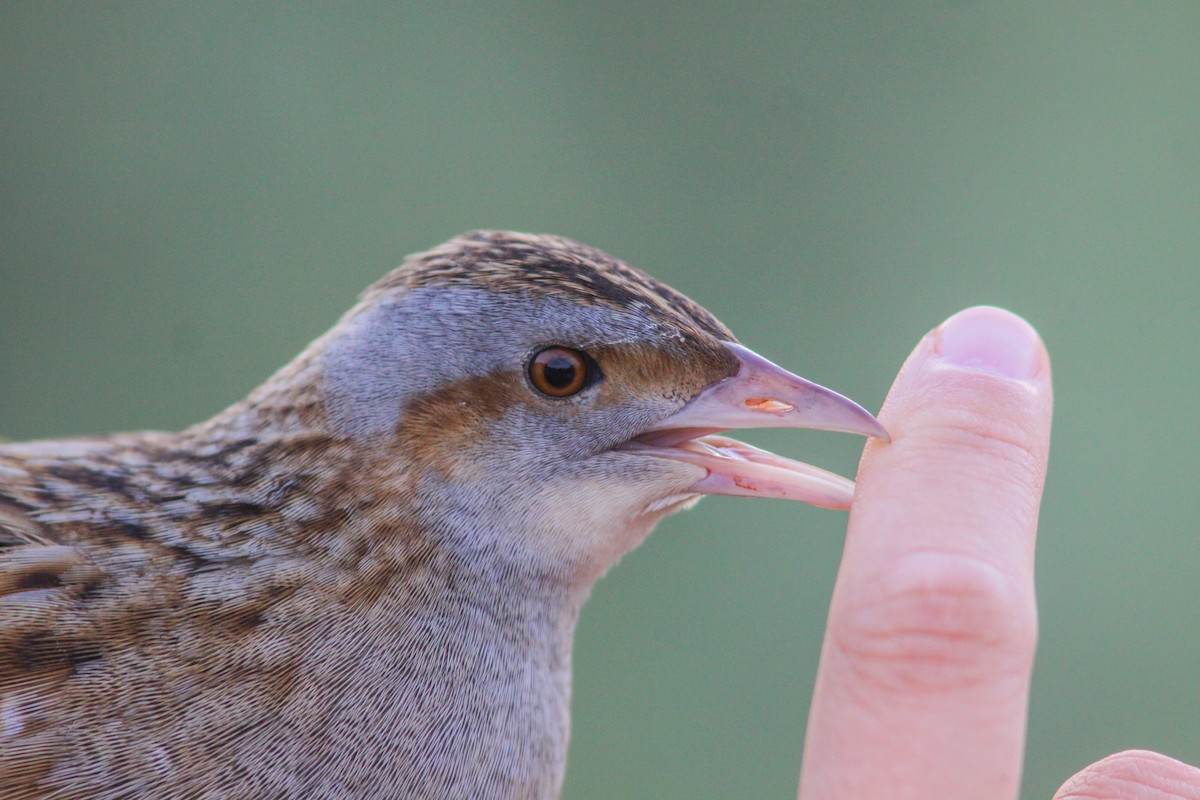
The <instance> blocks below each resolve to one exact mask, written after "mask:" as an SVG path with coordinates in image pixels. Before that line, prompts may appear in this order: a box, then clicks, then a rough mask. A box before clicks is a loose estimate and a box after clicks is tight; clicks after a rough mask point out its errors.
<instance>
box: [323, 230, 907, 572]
mask: <svg viewBox="0 0 1200 800" xmlns="http://www.w3.org/2000/svg"><path fill="white" fill-rule="evenodd" d="M318 352H319V359H320V362H319V363H320V369H321V370H322V373H323V374H322V381H321V384H322V386H323V387H324V389H323V391H324V397H323V405H324V408H325V414H326V417H327V421H328V425H329V426H330V428H331V429H332V432H333V433H334V434H335V435H336V436H337V437H339V438H341V439H343V440H346V441H350V442H354V443H357V444H358V445H360V446H362V447H364V448H368V449H374V451H376V452H380V453H385V454H388V455H387V461H386V463H388V464H390V465H391V466H390V467H389V468H392V469H395V470H397V471H400V472H402V473H403V474H404V475H405V476H406V479H407V480H408V484H406V485H407V487H408V489H407V492H408V496H409V497H410V498H411V504H412V509H413V513H415V514H416V515H417V517H418V519H419V520H420V521H421V524H422V525H423V526H424V527H425V528H427V529H428V530H431V531H436V532H437V534H438V536H439V537H440V538H441V540H442V541H443V542H445V543H448V544H450V545H452V546H454V547H457V548H460V549H465V550H470V551H473V552H488V553H493V554H500V556H501V557H505V558H511V559H512V560H513V561H514V562H519V563H523V564H527V565H530V564H531V565H536V566H537V567H538V568H539V569H542V570H544V571H547V572H551V573H554V574H558V575H560V576H562V577H564V578H566V579H569V580H573V581H576V582H584V583H590V581H591V580H594V579H595V577H598V575H599V574H601V573H602V572H603V571H604V570H606V569H607V568H608V567H609V566H611V565H612V564H613V563H615V562H616V560H617V559H618V558H619V557H620V556H621V555H622V554H623V553H624V552H626V551H627V550H628V549H630V548H631V547H633V546H635V545H636V544H638V543H639V542H640V541H641V540H642V539H643V538H644V537H645V536H646V534H647V533H648V532H649V531H650V530H651V528H652V527H653V526H654V524H655V523H656V522H657V521H658V520H659V519H661V518H662V517H663V516H665V515H667V514H669V513H671V512H673V511H676V510H679V509H681V508H684V507H687V506H689V505H691V504H692V503H694V502H695V501H696V500H697V499H699V498H700V497H701V496H702V495H705V494H732V495H746V496H758V497H779V498H789V499H794V500H800V501H803V502H807V503H811V504H814V505H818V506H824V507H828V508H846V507H848V506H849V503H850V501H851V499H852V496H853V489H854V485H853V483H852V482H851V481H849V480H847V479H845V478H841V477H839V476H837V475H833V474H831V473H828V472H825V471H823V470H820V469H818V468H816V467H812V466H809V465H807V464H802V463H800V462H797V461H792V460H790V459H787V458H784V457H782V456H778V455H774V454H772V453H768V452H765V451H762V450H758V449H756V448H753V447H750V446H749V445H745V444H742V443H740V442H738V441H735V440H733V439H729V438H726V437H724V436H721V435H719V434H720V433H721V432H722V431H724V430H727V429H730V428H754V427H799V428H815V429H820V430H834V431H847V432H852V433H860V434H865V435H867V436H875V437H880V438H886V437H887V433H886V431H885V430H884V429H883V427H882V426H881V425H880V424H879V422H878V421H876V420H875V418H874V417H872V416H871V415H870V414H869V413H868V412H866V411H865V410H863V409H862V408H861V407H859V406H858V405H856V404H855V403H853V402H852V401H850V400H848V399H846V398H844V397H842V396H841V395H838V394H836V393H834V392H832V391H830V390H828V389H825V388H823V387H821V386H818V385H816V384H814V383H811V382H809V381H807V380H805V379H803V378H800V377H798V376H796V375H793V374H791V373H789V372H787V371H786V370H784V369H782V368H780V367H778V366H776V365H774V364H772V363H771V362H769V361H767V360H766V359H764V358H762V357H761V356H758V355H756V354H755V353H753V352H752V351H750V350H749V349H747V348H745V347H743V346H742V345H740V344H739V343H738V342H737V340H736V339H735V338H734V336H733V334H732V333H730V331H729V330H728V329H727V328H726V327H725V326H724V325H722V324H721V323H720V322H718V321H717V319H716V318H714V317H713V316H712V315H711V314H709V313H708V312H707V311H705V310H704V309H703V308H701V307H700V306H698V305H697V304H695V303H694V302H692V301H691V300H689V299H688V298H686V297H684V296H683V295H681V294H679V293H677V292H675V291H673V290H672V289H670V288H668V287H666V286H664V285H662V284H661V283H658V282H657V281H655V280H653V279H652V278H650V277H648V276H647V275H645V274H643V273H641V272H639V271H637V270H635V269H633V268H631V267H629V266H628V265H626V264H624V263H622V262H620V261H617V260H616V259H614V258H612V257H610V256H608V255H606V254H604V253H602V252H600V251H598V250H595V249H593V248H590V247H587V246H585V245H582V244H579V243H577V242H573V241H571V240H568V239H564V238H560V237H554V236H534V235H526V234H517V233H507V232H492V231H485V232H476V233H471V234H467V235H464V236H462V237H459V238H456V239H453V240H451V241H450V242H447V243H446V244H444V245H442V246H440V247H438V248H436V249H434V250H432V251H430V252H427V253H423V254H420V255H417V256H413V257H412V258H410V259H409V260H408V261H406V263H405V264H404V265H403V266H401V267H400V268H399V269H397V270H395V271H394V272H392V273H391V274H390V275H388V276H386V277H385V278H383V279H382V280H380V281H379V282H377V283H376V284H375V285H373V286H372V287H370V288H369V289H368V290H367V291H366V292H365V293H364V295H363V298H362V301H361V302H360V303H359V305H357V306H356V307H355V308H354V309H352V310H351V311H350V312H349V313H348V314H347V315H346V317H345V318H343V320H342V322H341V324H340V325H339V326H338V327H337V328H335V329H334V330H333V331H332V332H331V333H330V334H329V335H328V336H327V337H326V338H325V339H324V340H323V342H322V344H321V346H320V348H319V351H318ZM377 463H380V462H377Z"/></svg>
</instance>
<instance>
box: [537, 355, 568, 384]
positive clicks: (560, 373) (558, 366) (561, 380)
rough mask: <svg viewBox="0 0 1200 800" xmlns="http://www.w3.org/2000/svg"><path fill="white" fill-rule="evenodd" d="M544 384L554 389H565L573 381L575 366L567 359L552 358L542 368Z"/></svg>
mask: <svg viewBox="0 0 1200 800" xmlns="http://www.w3.org/2000/svg"><path fill="white" fill-rule="evenodd" d="M542 374H543V375H545V376H546V383H548V384H550V385H551V386H553V387H554V388H555V389H565V388H566V387H568V386H570V385H571V383H572V381H574V380H575V364H574V362H572V361H571V359H569V358H565V357H563V356H552V357H551V358H550V360H549V361H547V362H546V364H545V367H544V368H543V372H542Z"/></svg>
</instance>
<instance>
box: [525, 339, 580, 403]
mask: <svg viewBox="0 0 1200 800" xmlns="http://www.w3.org/2000/svg"><path fill="white" fill-rule="evenodd" d="M529 380H530V381H532V382H533V386H534V388H535V389H537V390H538V391H539V392H541V393H542V394H547V395H550V396H551V397H570V396H571V395H573V394H576V393H577V392H579V390H580V389H582V388H583V387H584V386H586V385H587V383H588V359H587V357H586V356H584V354H583V353H581V352H579V351H578V350H569V349H567V348H566V347H547V348H546V349H545V350H542V351H540V352H539V353H538V354H537V355H535V356H534V357H533V360H532V361H530V362H529Z"/></svg>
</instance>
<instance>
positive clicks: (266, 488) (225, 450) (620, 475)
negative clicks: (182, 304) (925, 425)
mask: <svg viewBox="0 0 1200 800" xmlns="http://www.w3.org/2000/svg"><path fill="white" fill-rule="evenodd" d="M755 427H800V428H813V429H822V430H834V431H843V432H849V433H857V434H862V435H865V436H868V437H874V438H877V439H882V440H886V439H887V436H888V434H887V431H886V430H885V429H884V428H883V426H882V425H881V424H880V423H879V422H878V421H877V420H876V419H875V417H873V416H872V415H871V414H870V413H868V412H867V411H866V410H865V409H863V408H862V407H861V406H859V405H857V404H856V403H854V402H852V401H850V400H849V399H847V398H845V397H843V396H841V395H839V394H837V393H835V392H833V391H831V390H829V389H826V388H824V387H822V386H820V385H818V384H815V383H812V382H810V381H808V380H805V379H803V378H800V377H799V376H797V375H794V374H792V373H790V372H788V371H786V370H784V369H783V368H782V367H779V366H777V365H775V364H774V363H772V362H770V361H768V360H767V359H765V358H763V357H762V356H760V355H758V354H756V353H755V352H753V351H751V350H750V349H748V348H747V347H745V346H743V345H742V344H740V343H739V342H738V340H737V339H736V338H735V337H734V335H733V334H732V333H731V332H730V331H729V329H728V328H726V327H725V326H724V325H723V324H722V323H721V322H719V321H718V320H717V319H716V318H715V317H714V316H713V315H712V314H710V313H709V312H708V311H706V310H705V309H704V308H702V307H701V306H699V305H698V304H696V303H695V302H693V301H692V300H690V299H688V298H687V297H685V296H684V295H682V294H680V293H678V292H676V291H674V290H672V289H670V288H668V287H667V286H665V285H663V284H662V283H659V282H658V281H656V280H654V279H653V278H650V277H649V276H648V275H646V274H644V273H642V272H640V271H638V270H636V269H635V268H633V267H630V266H628V265H627V264H625V263H624V262H622V261H619V260H617V259H615V258H613V257H612V256H609V255H607V254H605V253H604V252H602V251H600V250H597V249H595V248H592V247H590V246H587V245H584V244H581V243H579V242H576V241H573V240H570V239H567V238H563V237H559V236H552V235H533V234H522V233H513V232H506V231H476V232H472V233H468V234H464V235H462V236H459V237H457V238H454V239H452V240H450V241H448V242H446V243H445V244H442V245H440V246H438V247H436V248H434V249H432V250H429V251H427V252H424V253H420V254H417V255H414V256H410V257H409V258H407V259H406V260H405V261H404V262H403V264H402V265H401V266H400V267H398V268H397V269H395V270H394V271H392V272H391V273H389V274H387V275H386V276H385V277H383V278H382V279H381V280H379V281H377V282H376V283H375V284H373V285H372V286H370V287H369V288H368V289H367V290H365V291H364V292H363V293H362V295H360V298H359V301H358V303H357V304H356V305H354V306H353V308H351V310H350V311H349V312H347V313H346V314H345V315H344V316H343V317H342V318H341V320H340V321H339V322H338V323H337V324H336V325H335V326H334V327H333V328H332V329H331V330H330V331H329V332H328V333H326V334H325V335H323V336H321V337H320V338H318V339H317V340H316V341H314V342H313V343H312V344H310V345H309V346H308V347H307V348H306V349H304V350H303V352H301V353H300V355H299V356H298V357H297V358H296V359H295V360H293V361H292V362H291V363H290V364H288V365H287V366H285V367H283V368H282V369H281V370H279V371H278V372H277V373H275V374H274V375H273V376H272V377H271V378H269V379H268V380H267V381H266V382H265V383H264V384H262V385H261V386H259V387H258V388H257V389H255V390H253V391H252V392H251V393H250V394H249V395H248V396H247V397H246V398H245V399H244V400H242V401H240V402H238V403H235V404H234V405H233V406H231V407H230V408H228V409H226V410H224V411H222V412H220V413H218V414H217V415H216V416H215V417H213V418H212V419H209V420H207V421H205V422H201V423H199V424H197V425H194V426H192V427H189V428H187V429H185V430H182V431H179V432H169V433H168V432H139V433H124V434H115V435H108V436H96V437H87V438H70V439H60V440H44V441H33V442H25V443H0V797H4V798H14V799H17V798H20V799H25V800H41V799H42V798H59V799H66V798H90V799H92V800H101V799H108V800H117V798H151V797H153V798H301V797H303V798H320V797H328V798H350V799H352V800H358V799H361V798H480V799H482V800H491V799H495V800H500V799H501V798H552V797H557V796H558V794H559V792H560V790H561V785H562V780H563V773H564V768H565V762H566V750H567V739H568V728H569V697H570V684H571V644H572V638H573V635H574V630H575V626H576V621H577V619H578V615H579V611H580V608H581V606H582V605H583V603H584V601H585V600H586V599H587V597H588V594H589V592H590V591H591V589H592V586H593V585H594V584H595V582H596V581H597V580H598V579H599V578H600V577H601V576H602V575H603V574H604V573H605V572H606V571H607V570H608V569H609V568H610V567H612V566H613V565H614V564H615V563H616V562H617V561H618V560H619V559H620V558H621V557H622V555H623V554H625V553H626V552H628V551H629V550H630V549H632V548H633V547H635V546H637V545H638V544H639V543H640V542H641V541H642V540H643V539H645V537H646V536H647V535H648V534H649V533H650V531H651V529H652V528H653V527H654V526H655V524H656V523H657V522H658V521H659V520H660V519H662V518H663V517H665V516H666V515H668V514H670V513H673V512H675V511H678V510H680V509H683V508H686V507H689V506H691V505H693V504H694V503H695V502H696V501H697V500H699V499H700V498H701V497H702V496H704V495H708V494H718V495H721V494H723V495H740V496H749V497H776V498H786V499H792V500H799V501H802V502H807V503H810V504H814V505H817V506H822V507H828V508H847V507H849V505H850V502H851V500H852V498H853V492H854V484H853V482H852V481H850V480H848V479H846V478H843V477H840V476H838V475H834V474H832V473H829V472H825V471H823V470H821V469H819V468H816V467H812V466H809V465H807V464H803V463H801V462H798V461H793V460H791V459H789V458H786V457H783V456H780V455H776V454H773V453H770V452H768V451H765V450H760V449H756V448H753V447H751V446H749V445H746V444H743V443H741V442H738V441H737V440H734V439H731V438H728V437H727V436H725V435H724V432H725V431H727V430H730V429H734V428H755Z"/></svg>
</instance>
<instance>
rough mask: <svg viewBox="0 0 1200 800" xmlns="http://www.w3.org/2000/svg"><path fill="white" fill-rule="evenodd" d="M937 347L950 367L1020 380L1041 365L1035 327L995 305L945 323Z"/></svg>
mask: <svg viewBox="0 0 1200 800" xmlns="http://www.w3.org/2000/svg"><path fill="white" fill-rule="evenodd" d="M935 348H936V350H937V353H938V355H939V356H941V357H942V358H943V359H944V360H946V361H948V362H950V363H951V364H956V365H958V366H960V367H964V368H966V369H971V370H977V371H979V372H988V373H991V374H993V375H1001V376H1003V377H1006V378H1017V379H1019V380H1026V379H1028V378H1032V377H1033V376H1034V375H1036V374H1037V371H1038V365H1039V364H1040V363H1041V344H1040V339H1039V338H1038V335H1037V331H1035V330H1034V329H1033V326H1032V325H1030V324H1029V323H1028V322H1026V321H1025V320H1023V319H1021V318H1020V317H1018V316H1017V315H1016V314H1013V313H1012V312H1011V311H1005V310H1004V309H1002V308H996V307H994V306H975V307H974V308H968V309H966V310H965V311H960V312H958V313H957V314H955V315H954V316H953V317H951V318H950V319H948V320H946V321H945V322H943V323H942V325H941V327H939V328H938V335H937V344H936V345H935Z"/></svg>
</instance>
